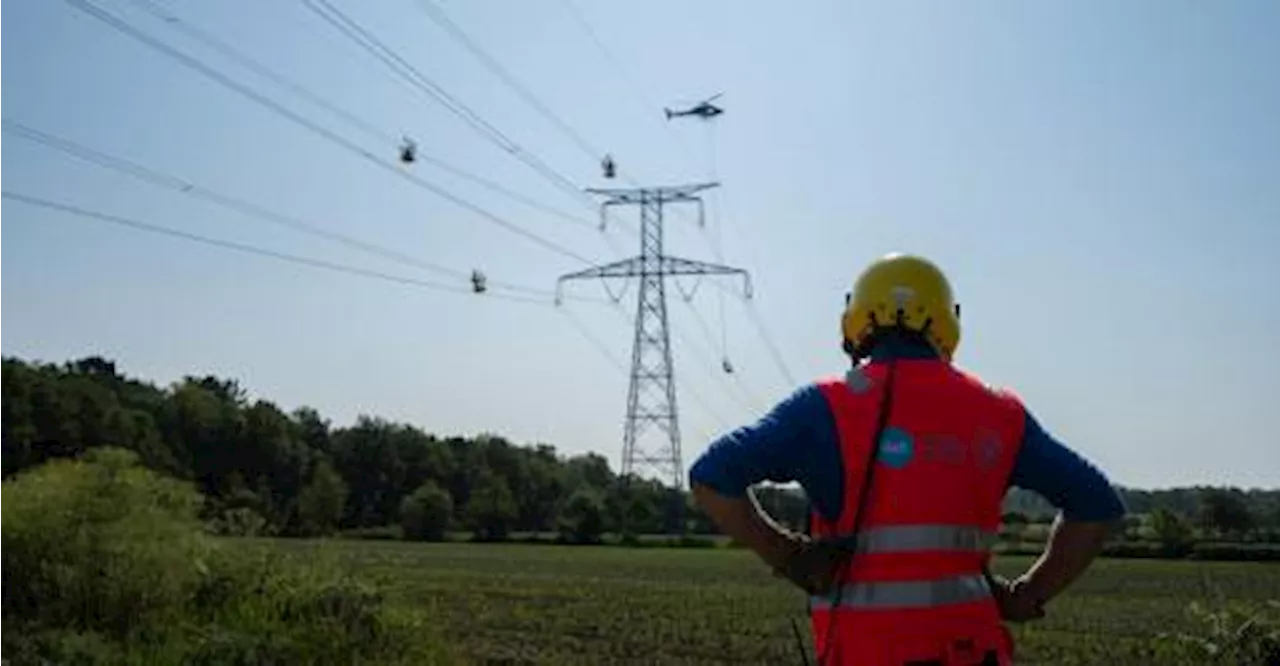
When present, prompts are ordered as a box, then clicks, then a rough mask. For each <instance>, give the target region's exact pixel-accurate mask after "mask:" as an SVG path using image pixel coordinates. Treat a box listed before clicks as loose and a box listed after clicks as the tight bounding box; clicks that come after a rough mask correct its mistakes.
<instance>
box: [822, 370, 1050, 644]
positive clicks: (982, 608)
mask: <svg viewBox="0 0 1280 666" xmlns="http://www.w3.org/2000/svg"><path fill="white" fill-rule="evenodd" d="M891 363H893V365H894V370H893V372H894V379H893V382H892V383H893V397H892V398H891V400H890V402H889V413H888V415H887V420H886V421H885V422H884V426H885V427H884V431H883V433H882V435H881V437H880V440H879V442H877V443H875V446H876V450H875V451H872V450H870V448H869V447H872V446H873V443H872V441H871V439H872V438H873V436H874V433H875V430H876V426H877V417H878V412H879V410H880V409H881V407H882V405H883V404H884V402H883V401H884V399H885V390H884V389H885V383H886V381H885V380H886V378H887V371H888V369H889V362H872V363H869V364H866V365H864V366H862V367H860V368H858V369H856V370H854V371H853V372H851V373H850V374H849V376H848V377H846V378H845V380H843V381H840V380H833V381H825V382H820V383H819V388H820V389H821V390H822V393H823V395H824V396H825V397H826V399H827V402H828V404H829V405H830V408H831V412H832V414H833V415H834V417H835V423H836V428H837V430H838V431H839V438H840V448H841V457H842V459H843V461H844V502H843V507H842V510H841V512H840V516H839V518H838V519H837V520H836V521H835V522H834V523H832V522H830V521H827V520H825V519H824V518H822V516H820V515H818V514H817V513H816V512H815V513H814V514H813V516H812V517H811V520H812V524H811V532H812V536H813V538H814V539H823V538H836V537H838V538H841V539H842V540H845V539H847V540H848V541H849V542H851V543H852V544H855V545H854V546H853V549H854V553H853V555H852V556H851V557H850V559H849V560H848V564H847V565H846V566H845V567H844V568H843V570H842V571H841V572H840V576H839V578H838V582H837V585H836V587H835V589H834V590H832V591H831V592H830V593H828V594H823V595H818V596H814V597H812V598H811V599H810V613H811V617H812V623H813V636H814V645H815V649H816V652H817V656H818V663H819V664H821V665H822V666H829V665H835V664H841V665H844V664H857V665H859V666H863V665H872V666H880V665H882V664H883V665H893V666H904V665H907V664H916V663H919V664H938V665H940V666H941V665H948V666H950V665H953V664H955V665H958V664H1008V663H1010V660H1011V658H1012V651H1013V644H1012V637H1011V636H1010V635H1009V633H1008V631H1007V630H1006V629H1005V628H1004V625H1003V624H1002V623H1001V620H1000V614H999V610H998V608H997V606H996V604H995V601H994V599H993V597H992V595H991V590H990V588H989V586H988V584H987V581H986V578H985V577H984V575H983V567H984V566H985V565H986V563H987V561H988V559H989V557H990V545H991V544H992V543H993V542H994V540H995V538H996V535H997V533H998V530H999V527H1000V513H1001V512H1000V507H1001V500H1002V499H1003V498H1004V495H1005V491H1006V488H1007V484H1008V480H1009V475H1010V473H1011V471H1012V469H1013V464H1014V459H1015V458H1016V456H1017V452H1018V448H1019V447H1020V446H1021V443H1022V431H1023V427H1024V421H1025V412H1024V410H1023V408H1022V404H1021V402H1020V401H1019V399H1018V398H1017V397H1016V396H1014V395H1013V394H1011V393H1008V392H1000V391H996V390H994V389H991V388H988V387H987V386H986V385H985V384H983V383H982V382H981V381H980V380H978V379H977V378H976V377H973V376H971V375H969V374H966V373H965V372H963V371H961V370H959V369H957V368H955V367H953V366H951V365H950V364H949V363H946V362H944V361H939V360H897V361H892V362H891ZM873 453H874V455H875V463H874V464H875V469H874V473H873V474H872V475H871V482H870V483H871V485H870V487H869V489H868V491H867V494H866V498H865V503H864V504H863V505H862V506H859V499H860V497H861V495H862V492H861V491H862V488H861V486H862V483H863V480H864V479H865V478H867V474H866V468H865V464H866V461H867V460H868V459H869V457H870V455H871V454H873ZM859 511H861V512H863V513H864V515H863V516H862V518H861V519H860V520H861V523H860V524H859V526H858V533H857V534H853V531H854V521H855V516H856V515H857V513H858V512H859Z"/></svg>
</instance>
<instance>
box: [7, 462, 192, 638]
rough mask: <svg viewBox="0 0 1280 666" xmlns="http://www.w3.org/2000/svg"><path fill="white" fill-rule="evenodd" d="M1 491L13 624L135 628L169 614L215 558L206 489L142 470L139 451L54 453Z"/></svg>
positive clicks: (9, 615) (9, 610)
mask: <svg viewBox="0 0 1280 666" xmlns="http://www.w3.org/2000/svg"><path fill="white" fill-rule="evenodd" d="M0 493H2V497H0V512H2V515H0V520H2V521H3V524H4V530H3V537H2V539H0V540H2V545H0V559H2V560H3V564H4V592H3V597H4V611H3V612H4V617H5V624H6V625H8V626H12V625H11V622H10V621H11V620H17V619H20V620H21V623H22V624H30V625H35V626H45V627H77V628H81V629H85V630H88V631H92V632H97V631H103V632H111V633H115V634H125V633H128V632H129V631H131V630H132V629H134V628H135V627H136V626H137V625H138V624H140V623H146V622H148V621H168V620H171V619H173V618H172V617H162V616H166V615H168V616H172V614H173V613H174V612H175V609H176V608H179V607H180V606H181V605H182V604H183V602H184V601H185V600H186V599H185V597H186V595H187V594H188V593H189V591H190V589H191V588H192V586H193V585H194V584H195V583H196V582H197V580H198V576H199V572H200V570H201V569H202V568H203V567H205V566H206V565H207V559H208V557H209V553H210V546H211V544H210V542H209V541H208V540H207V539H205V538H204V536H203V535H202V527H201V524H200V522H199V520H198V519H197V514H198V512H199V509H200V504H201V500H200V496H199V495H198V494H197V493H196V492H195V490H194V489H192V488H191V487H190V486H187V485H185V484H182V483H179V482H178V481H175V480H172V479H168V478H164V477H161V476H158V475H156V474H155V473H153V472H150V471H148V470H145V469H142V468H141V467H138V466H137V456H136V455H135V454H133V453H132V452H129V451H125V450H122V449H94V450H92V451H90V452H89V453H88V454H86V455H85V457H84V459H83V460H68V459H63V460H54V461H51V462H49V463H46V464H44V465H42V466H40V467H37V468H35V469H33V470H31V471H29V472H26V473H23V474H20V475H18V476H17V477H15V478H14V479H12V480H10V481H8V482H6V483H5V484H4V486H3V488H2V489H0ZM5 633H8V632H7V631H6V632H5Z"/></svg>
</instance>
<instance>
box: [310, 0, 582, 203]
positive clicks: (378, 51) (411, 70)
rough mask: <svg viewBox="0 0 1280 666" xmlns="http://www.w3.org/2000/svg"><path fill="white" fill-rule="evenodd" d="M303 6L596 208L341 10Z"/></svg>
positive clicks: (316, 1)
mask: <svg viewBox="0 0 1280 666" xmlns="http://www.w3.org/2000/svg"><path fill="white" fill-rule="evenodd" d="M302 2H303V5H305V6H306V7H307V9H310V10H311V11H312V13H314V14H316V15H317V16H319V17H320V18H322V19H324V21H325V22H326V23H328V24H329V25H331V26H333V27H334V28H335V29H336V30H338V32H341V33H342V34H343V35H344V36H346V37H347V38H348V39H350V40H351V41H353V42H355V43H356V45H357V46H359V47H360V48H362V49H364V50H365V52H367V53H369V54H370V55H372V56H373V57H375V58H377V59H378V60H380V61H381V62H382V63H383V64H385V65H386V66H387V67H388V68H389V69H391V71H393V72H394V73H395V74H396V75H397V76H399V77H400V78H401V80H403V81H405V82H406V83H408V84H409V85H411V86H413V87H414V88H415V89H416V90H418V91H420V92H422V93H423V94H425V95H427V96H428V97H430V98H431V99H433V100H435V101H436V102H438V103H439V104H441V105H442V106H444V107H445V108H446V109H448V110H449V111H451V112H452V113H453V114H454V115H456V116H458V118H460V119H462V120H463V122H465V123H467V124H468V125H469V126H471V128H472V129H474V130H475V131H476V132H478V133H480V135H481V136H483V137H484V138H485V139H487V140H489V141H490V142H491V143H493V144H494V145H496V146H498V147H499V148H501V149H502V150H504V151H506V152H507V153H510V154H511V155H512V156H513V157H515V158H516V159H518V160H520V161H521V162H524V163H525V164H526V165H528V166H529V167H530V168H532V169H533V170H534V171H536V172H538V173H539V174H541V175H542V176H543V177H544V178H546V179H547V180H548V181H550V182H551V183H552V184H553V185H555V186H556V187H559V188H560V189H561V190H563V191H564V192H565V193H567V194H569V195H570V196H573V197H574V198H575V199H577V200H578V201H579V202H581V203H583V204H584V205H586V206H588V207H591V208H594V206H593V205H592V204H591V202H590V200H589V199H587V198H586V195H585V194H583V192H582V190H581V189H580V188H579V187H578V186H577V185H575V184H574V183H573V181H571V180H569V179H568V178H567V177H566V176H564V175H563V174H561V173H560V172H558V171H556V170H555V169H553V168H552V167H551V166H549V165H548V164H547V163H546V162H544V161H542V160H541V159H540V158H538V157H537V156H536V155H534V154H532V153H530V152H529V151H527V150H525V149H524V148H523V147H522V146H521V145H520V144H518V143H516V142H515V141H513V140H512V139H511V138H510V137H508V136H507V135H505V134H503V133H502V131H501V130H499V129H498V128H497V127H494V126H493V124H492V123H490V122H489V121H487V120H485V119H484V118H483V117H482V116H481V115H480V114H478V113H476V111H475V110H474V109H472V108H471V107H469V106H467V105H466V104H465V103H463V102H462V101H460V100H459V99H458V98H456V97H454V96H453V95H451V94H449V92H448V91H447V90H445V89H444V88H442V87H441V86H440V85H439V84H438V83H436V82H435V81H432V80H431V79H430V78H428V77H427V76H426V75H425V74H423V73H422V72H421V71H420V70H419V69H418V68H416V67H414V66H413V65H412V64H411V63H410V62H409V61H407V60H405V59H404V58H403V57H401V56H400V55H399V54H398V53H396V51H395V50H394V49H392V48H391V47H389V46H387V45H386V44H385V43H384V42H382V41H381V40H379V39H378V38H377V37H376V36H374V35H373V34H372V33H371V32H370V31H369V30H367V29H365V28H364V27H363V26H361V25H360V24H359V23H357V22H355V21H354V20H353V19H352V18H351V17H350V16H348V15H347V14H346V13H344V12H343V11H342V10H340V9H338V8H337V7H334V6H333V5H332V4H331V3H329V2H328V0H302Z"/></svg>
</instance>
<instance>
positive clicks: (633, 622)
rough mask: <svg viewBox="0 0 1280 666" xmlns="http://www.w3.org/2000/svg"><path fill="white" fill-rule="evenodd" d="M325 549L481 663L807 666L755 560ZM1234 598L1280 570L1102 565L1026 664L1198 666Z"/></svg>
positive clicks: (1275, 593)
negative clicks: (376, 580)
mask: <svg viewBox="0 0 1280 666" xmlns="http://www.w3.org/2000/svg"><path fill="white" fill-rule="evenodd" d="M259 543H261V544H265V545H268V546H269V547H271V548H277V549H283V550H288V551H298V550H304V551H305V550H306V549H310V548H316V547H318V544H317V543H316V542H302V541H262V542H259ZM325 548H326V549H331V551H332V552H335V553H336V554H337V555H338V556H340V557H343V558H349V559H350V560H351V561H353V562H354V563H356V564H357V565H358V566H359V568H360V569H362V570H364V571H366V572H368V573H370V574H375V575H377V576H379V577H385V578H388V579H391V580H393V581H395V592H394V602H395V603H397V604H405V605H408V606H414V607H419V608H424V609H429V611H430V615H431V616H432V617H435V618H438V620H439V622H440V623H441V624H442V626H441V627H440V631H441V633H442V634H443V635H444V636H445V638H446V639H447V640H448V642H449V643H450V644H451V645H452V646H453V647H454V649H455V650H456V651H457V652H459V653H461V654H462V655H463V656H464V657H465V658H467V659H468V660H470V661H471V662H473V663H484V664H523V663H554V664H607V663H636V662H644V663H664V664H695V663H697V664H706V663H726V664H727V663H735V664H741V663H761V664H763V663H800V662H799V659H800V658H799V654H798V649H797V646H796V642H795V638H794V636H793V634H792V630H791V625H790V621H791V619H792V618H795V619H797V620H800V621H802V622H803V621H804V598H803V596H802V595H801V594H800V593H799V592H797V591H795V590H793V589H791V588H789V587H788V586H786V585H785V584H783V583H782V582H780V581H779V580H777V579H775V578H773V577H772V576H771V575H769V573H768V572H766V571H765V570H764V568H763V566H762V565H760V564H759V563H758V562H757V561H756V560H755V559H754V557H753V556H752V555H751V554H750V553H748V552H745V551H742V550H737V549H724V548H717V549H693V550H679V549H634V550H633V549H625V548H592V547H586V548H570V547H555V546H534V545H517V544H511V545H479V544H413V543H399V542H368V541H362V542H354V541H339V542H331V543H329V544H326V545H325ZM1028 562H1029V560H1028V559H1026V558H1020V557H1004V558H1001V559H1000V560H999V561H998V563H997V570H999V571H1000V572H1001V573H1005V574H1007V575H1013V574H1016V573H1018V572H1020V571H1021V570H1022V569H1023V568H1025V567H1026V565H1027V564H1028ZM1221 599H1225V600H1230V601H1236V602H1257V603H1259V604H1261V603H1263V602H1265V601H1266V600H1268V599H1280V567H1277V566H1275V565H1268V564H1254V563H1217V562H1215V563H1205V562H1190V561H1150V560H1101V561H1099V562H1098V563H1097V564H1096V565H1095V567H1094V568H1093V569H1092V570H1091V571H1090V572H1089V573H1088V574H1087V575H1086V577H1085V578H1084V579H1082V580H1081V581H1080V582H1079V583H1077V585H1076V586H1075V587H1073V588H1072V589H1071V591H1069V592H1068V593H1067V595H1066V596H1064V597H1062V598H1060V599H1059V600H1057V601H1055V602H1054V604H1053V605H1052V607H1051V609H1050V617H1049V618H1048V619H1046V620H1044V621H1042V622H1039V623H1035V624H1033V625H1028V626H1025V627H1019V628H1017V629H1016V630H1015V634H1016V636H1017V639H1018V657H1019V663H1020V664H1099V663H1108V664H1153V663H1192V662H1189V661H1181V660H1178V659H1173V658H1170V657H1167V656H1163V657H1162V656H1161V655H1160V654H1158V653H1155V652H1153V649H1154V648H1153V646H1154V645H1156V644H1157V641H1156V640H1155V636H1156V635H1157V634H1158V633H1160V632H1168V631H1173V632H1177V631H1187V632H1201V633H1202V627H1201V625H1202V624H1203V623H1202V622H1200V621H1198V620H1197V619H1196V618H1194V617H1192V616H1191V615H1190V614H1189V613H1188V612H1187V607H1188V605H1189V604H1191V603H1192V602H1196V601H1199V602H1201V603H1216V601H1218V600H1221ZM801 628H802V629H803V630H805V631H804V634H805V635H806V641H807V633H808V632H807V625H805V624H802V625H801ZM1195 663H1200V662H1195Z"/></svg>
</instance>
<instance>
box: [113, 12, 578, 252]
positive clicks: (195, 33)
mask: <svg viewBox="0 0 1280 666" xmlns="http://www.w3.org/2000/svg"><path fill="white" fill-rule="evenodd" d="M126 1H127V2H130V3H132V4H134V5H135V6H137V7H139V8H141V9H142V10H143V11H145V12H147V13H148V14H151V15H152V16H155V17H156V18H158V19H160V20H161V21H163V22H165V24H167V25H169V26H170V27H171V28H173V29H175V30H177V31H178V32H181V33H182V34H184V35H186V36H188V37H190V38H192V39H194V40H196V41H198V42H200V43H202V44H204V45H205V46H208V47H209V48H212V49H213V50H215V51H217V52H219V53H221V54H222V55H224V56H226V57H228V58H230V59H231V60H233V61H235V62H237V63H239V64H240V65H241V66H243V67H245V68H247V69H249V70H251V71H253V72H254V73H256V74H258V75H259V76H262V77H263V78H266V79H268V80H270V81H271V82H273V83H275V84H276V85H278V86H280V87H282V88H284V89H285V90H288V91H289V92H292V93H293V94H295V95H298V96H299V97H302V98H304V99H306V100H307V101H309V102H311V103H312V104H315V105H316V106H319V107H320V108H322V109H325V110H326V111H328V112H330V113H332V114H334V115H335V116H338V117H340V118H342V119H343V120H345V121H347V123H348V124H350V125H351V126H352V127H354V128H356V129H359V130H360V131H361V132H363V133H364V134H365V135H367V136H369V137H371V138H373V139H374V140H375V141H379V142H382V143H388V144H392V145H394V144H396V143H398V141H399V139H398V138H397V137H395V136H392V135H391V134H388V133H387V132H384V131H383V130H381V129H379V128H378V127H377V126H375V125H374V123H372V122H370V121H369V120H366V119H364V118H361V117H360V116H358V115H356V114H355V113H352V112H351V111H348V110H346V109H343V108H342V107H340V106H338V105H337V104H334V103H333V102H331V101H329V100H327V99H325V98H324V97H321V96H320V95H319V94H317V93H315V92H313V91H312V90H310V89H309V88H307V87H306V86H304V85H302V84H301V83H298V82H297V81H296V80H293V79H291V78H289V77H288V76H285V75H284V74H281V73H280V72H278V71H276V70H273V69H272V68H270V67H268V66H267V65H265V64H263V63H262V62H261V61H260V60H257V59H255V58H254V57H253V56H250V55H249V54H247V53H245V52H244V51H241V50H239V49H237V48H235V47H234V46H232V45H230V44H228V43H226V42H224V41H222V40H221V39H218V38H217V37H215V36H214V35H212V34H210V33H209V32H208V31H205V30H202V29H200V28H199V27H196V26H195V25H193V24H191V23H189V22H187V21H184V20H183V19H181V18H179V17H178V16H176V15H174V14H172V13H169V12H167V11H165V9H164V8H162V7H160V6H159V5H157V4H155V3H154V2H153V1H152V0H126ZM415 157H416V159H417V161H419V162H423V163H425V164H430V165H431V166H433V167H435V168H437V169H440V170H441V171H444V172H446V173H450V174H453V175H454V176H457V177H459V178H462V179H464V180H467V181H470V182H472V183H475V184H477V185H480V186H481V187H484V188H486V189H488V190H490V191H493V192H496V193H498V194H501V195H503V196H505V197H507V198H509V199H511V200H513V201H517V202H519V203H522V204H524V205H526V206H528V207H530V208H533V209H535V210H539V211H542V212H544V213H547V214H549V215H554V216H556V217H559V218H563V219H565V220H568V221H570V222H573V223H574V224H578V225H583V226H587V227H594V224H593V223H592V222H591V221H590V220H586V219H584V218H581V217H578V216H576V215H571V214H569V213H566V212H564V211H562V210H559V209H557V208H555V207H554V206H550V205H548V204H545V203H542V202H539V201H536V200H534V199H531V198H529V197H526V196H524V195H522V194H519V193H518V192H514V191H512V190H510V189H507V188H506V187H503V186H502V185H500V184H499V183H497V182H494V181H492V180H490V179H488V178H485V177H483V176H479V175H476V174H473V173H471V172H469V171H466V170H464V169H461V168H459V167H457V166H454V165H452V164H449V163H448V162H445V161H444V160H441V159H439V158H436V157H432V156H431V155H428V154H425V153H422V152H419V153H417V154H416V155H415Z"/></svg>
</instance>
